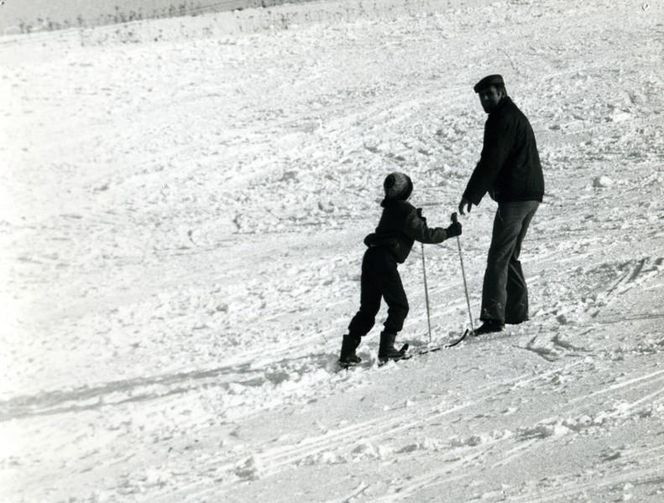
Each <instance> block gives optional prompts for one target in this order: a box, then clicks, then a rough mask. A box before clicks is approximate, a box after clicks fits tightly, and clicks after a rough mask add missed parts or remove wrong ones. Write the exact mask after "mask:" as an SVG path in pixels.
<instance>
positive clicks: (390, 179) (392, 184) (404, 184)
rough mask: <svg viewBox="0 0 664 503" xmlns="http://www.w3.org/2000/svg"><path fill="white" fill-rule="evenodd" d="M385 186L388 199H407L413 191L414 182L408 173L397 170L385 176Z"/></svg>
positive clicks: (386, 198)
mask: <svg viewBox="0 0 664 503" xmlns="http://www.w3.org/2000/svg"><path fill="white" fill-rule="evenodd" d="M383 188H384V189H385V200H386V201H387V200H388V199H393V200H402V201H406V200H407V199H408V198H409V197H410V194H411V192H413V182H411V180H410V178H409V177H408V175H404V174H403V173H399V172H397V171H395V172H394V173H390V174H389V175H387V176H386V177H385V181H384V182H383Z"/></svg>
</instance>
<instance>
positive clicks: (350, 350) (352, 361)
mask: <svg viewBox="0 0 664 503" xmlns="http://www.w3.org/2000/svg"><path fill="white" fill-rule="evenodd" d="M360 340H361V338H360V337H358V336H356V335H350V334H346V335H344V338H343V341H342V342H341V355H340V356H339V365H342V366H344V367H350V366H352V365H357V364H358V363H360V362H361V361H362V359H361V358H360V357H359V356H357V355H356V354H355V350H356V349H357V347H358V346H359V345H360Z"/></svg>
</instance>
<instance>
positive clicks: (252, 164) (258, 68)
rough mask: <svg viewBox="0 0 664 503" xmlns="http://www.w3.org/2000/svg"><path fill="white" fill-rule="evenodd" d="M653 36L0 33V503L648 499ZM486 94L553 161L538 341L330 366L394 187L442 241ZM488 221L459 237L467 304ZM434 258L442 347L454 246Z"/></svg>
mask: <svg viewBox="0 0 664 503" xmlns="http://www.w3.org/2000/svg"><path fill="white" fill-rule="evenodd" d="M662 19H664V7H663V6H662V5H660V4H659V3H655V4H646V3H635V4H628V3H623V4H618V5H616V4H615V3H614V2H609V1H608V0H593V1H590V2H584V3H583V4H578V2H571V1H569V2H568V1H565V2H557V1H553V0H547V1H543V2H537V3H536V2H532V1H515V0H510V1H507V0H506V1H500V2H494V3H492V4H490V5H486V4H485V3H484V2H479V1H474V0H473V1H471V0H468V1H464V2H462V1H457V0H453V1H451V2H443V1H438V0H420V1H418V2H408V3H407V2H403V1H402V0H389V1H385V2H382V3H378V2H376V3H374V4H373V5H368V4H367V3H366V2H335V1H328V2H322V3H313V4H307V5H298V6H283V7H279V8H275V9H269V10H261V11H258V10H256V11H254V10H251V9H249V10H246V11H242V12H238V13H222V14H214V15H205V16H198V17H195V18H181V19H170V20H154V21H146V22H140V23H131V24H128V25H123V26H117V27H99V28H95V29H92V30H83V31H74V30H72V31H68V32H58V33H50V34H46V33H41V34H35V35H34V36H31V37H5V38H4V39H2V40H0V63H1V64H2V66H1V77H2V78H0V97H2V99H3V105H4V107H3V111H2V113H3V115H4V119H5V120H4V121H3V123H4V127H3V128H2V130H1V131H0V152H1V153H2V155H3V158H4V159H5V161H6V162H5V163H4V167H3V169H2V171H1V172H0V201H1V203H0V204H2V210H3V211H2V215H1V216H0V231H1V232H0V254H1V256H0V273H1V274H2V279H3V281H2V282H1V284H0V295H1V296H2V298H1V300H2V302H0V315H1V316H2V319H3V321H4V323H3V327H2V328H3V330H2V331H1V332H0V341H1V344H2V349H3V351H2V356H1V357H0V358H2V359H1V360H0V382H2V385H1V386H0V444H2V445H3V450H2V452H1V453H0V499H2V500H3V501H11V502H14V501H16V502H28V501H30V502H31V501H58V502H59V501H69V502H71V501H90V502H92V501H95V502H96V501H163V502H174V501H192V502H193V501H196V502H198V501H219V500H224V501H250V500H256V501H275V502H276V501H294V500H295V501H340V502H341V501H475V500H477V501H513V502H530V501H628V500H632V501H647V502H650V501H653V502H656V501H662V499H664V469H663V468H662V466H664V442H663V440H662V439H664V429H663V428H662V424H664V370H662V354H664V331H662V329H661V325H662V320H664V308H662V305H661V298H662V297H663V293H662V292H663V289H664V274H663V272H664V231H663V230H662V225H661V223H662V221H664V204H663V203H662V201H663V200H664V198H663V197H662V196H663V195H664V189H663V184H664V163H663V162H664V137H663V136H662V131H663V130H664V128H663V126H664V120H663V119H662V112H661V110H662V109H664V100H663V98H662V97H663V96H664V75H663V74H662V70H661V54H662V44H663V43H664V26H663V24H662V21H661V20H662ZM270 25H272V28H270ZM284 28H287V29H284ZM495 71H498V72H501V73H503V75H505V77H506V80H507V83H508V84H507V85H508V90H509V91H510V94H511V95H512V96H513V98H514V100H515V102H516V103H517V104H518V105H519V106H520V107H521V108H522V109H523V110H524V111H525V112H526V114H527V115H528V117H529V118H530V120H531V122H532V124H533V127H534V129H535V133H536V136H537V139H538V145H539V148H540V152H541V157H542V161H543V164H544V167H545V178H546V183H547V192H546V195H545V201H544V204H542V205H541V207H540V209H539V210H538V213H537V215H536V218H535V219H534V221H533V224H532V226H531V228H530V231H529V235H528V237H527V238H526V244H525V245H524V251H523V257H522V261H523V265H524V269H525V271H526V275H527V277H528V281H529V286H530V289H531V320H530V321H529V322H528V323H526V324H524V325H522V326H515V327H509V328H508V330H507V331H506V332H505V333H501V334H496V335H491V336H487V337H482V338H473V337H470V338H468V339H467V340H466V341H464V342H463V343H462V344H461V345H460V346H459V347H457V348H453V349H446V350H442V351H438V352H432V353H429V354H427V355H422V356H418V357H416V358H413V359H411V360H408V361H404V362H400V363H398V364H389V365H386V366H384V367H380V368H378V367H377V365H376V359H375V353H376V349H377V339H378V337H377V332H378V327H376V328H375V329H374V331H373V332H372V333H371V334H370V335H369V336H368V337H367V338H366V339H365V341H364V343H363V344H362V345H361V346H360V349H359V353H360V355H361V356H362V358H363V359H364V364H363V365H362V366H360V367H359V368H357V369H354V370H352V371H339V370H338V369H337V367H336V362H335V360H336V358H337V354H338V350H339V346H340V341H341V335H342V334H343V333H344V330H345V328H346V325H347V323H348V321H349V319H350V317H351V316H352V314H353V313H354V311H355V309H357V302H358V300H359V273H360V261H361V254H362V252H363V249H364V247H363V245H362V239H363V237H364V235H366V234H367V233H368V232H370V231H371V230H373V227H374V226H375V223H376V221H377V219H378V216H379V212H380V208H379V206H378V204H377V201H379V200H380V196H381V190H380V188H381V183H382V180H383V177H384V176H385V174H386V173H387V172H389V171H392V170H402V171H405V172H407V173H409V174H410V175H411V176H412V177H413V180H414V183H415V192H414V195H413V202H414V203H415V204H418V205H422V206H423V208H424V213H425V215H426V216H427V217H428V219H429V223H430V224H433V225H447V222H448V221H449V215H450V213H451V212H452V211H454V210H455V205H456V203H457V202H458V198H459V196H460V194H461V192H462V190H463V187H464V185H465V183H466V180H467V178H468V176H469V174H470V171H471V170H472V167H473V166H474V163H475V162H476V160H477V157H478V155H479V150H480V145H481V135H482V125H483V121H484V117H483V115H482V113H481V110H480V109H479V105H478V103H477V102H476V97H475V96H474V95H473V94H472V84H473V83H474V82H475V81H476V80H477V78H479V77H480V76H482V75H484V74H486V73H490V72H491V73H493V72H495ZM492 216H493V203H491V202H489V201H488V200H487V201H483V202H482V205H481V206H480V207H479V208H475V209H474V210H473V212H472V214H471V215H470V216H468V217H465V218H464V219H463V220H462V222H463V223H464V226H465V227H464V234H463V236H462V237H461V243H462V247H463V253H464V263H465V267H466V272H467V275H468V286H469V290H470V296H471V303H472V306H473V309H475V310H477V309H478V306H479V303H480V300H481V299H480V292H481V282H482V273H483V270H484V265H485V263H484V261H485V256H486V251H487V248H488V245H489V237H490V229H491V222H492V220H491V219H492ZM425 253H426V262H427V276H428V282H429V298H430V302H431V306H432V313H431V314H432V316H431V323H432V330H433V340H432V342H433V343H436V344H438V343H445V342H447V341H449V340H450V339H451V338H453V337H455V336H457V335H458V333H459V331H460V330H463V328H464V327H465V325H466V324H467V323H468V318H467V312H466V302H465V297H464V292H463V284H462V279H461V272H460V270H459V264H458V261H459V257H458V253H457V249H456V243H454V242H452V241H450V242H447V243H443V244H442V245H440V246H426V247H425ZM421 267H422V263H421V255H420V249H419V247H414V249H413V252H412V255H411V257H410V258H409V259H408V261H407V262H406V263H405V264H404V265H403V266H401V268H400V270H401V272H402V277H403V281H404V286H405V288H406V291H407V293H408V296H409V302H410V305H411V310H410V313H409V316H408V319H407V322H406V327H405V329H404V331H403V333H402V335H400V340H402V341H408V342H410V343H411V345H412V346H413V347H415V348H417V347H424V346H426V344H427V342H428V333H427V318H426V311H425V308H424V291H423V286H422V269H421ZM475 314H476V313H475ZM383 315H384V311H381V314H380V315H379V317H378V318H377V322H378V323H380V320H381V318H382V316H383Z"/></svg>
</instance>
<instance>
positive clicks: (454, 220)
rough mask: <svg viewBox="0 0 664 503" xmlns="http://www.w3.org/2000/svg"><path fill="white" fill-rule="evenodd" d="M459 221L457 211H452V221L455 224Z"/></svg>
mask: <svg viewBox="0 0 664 503" xmlns="http://www.w3.org/2000/svg"><path fill="white" fill-rule="evenodd" d="M457 222H458V219H457V214H456V211H455V212H454V213H452V223H453V224H455V223H457Z"/></svg>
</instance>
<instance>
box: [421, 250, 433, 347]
mask: <svg viewBox="0 0 664 503" xmlns="http://www.w3.org/2000/svg"><path fill="white" fill-rule="evenodd" d="M420 246H421V247H422V273H423V274H424V301H425V302H426V304H427V326H428V327H429V344H431V314H430V312H429V288H428V287H427V266H426V262H425V261H424V243H420Z"/></svg>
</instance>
